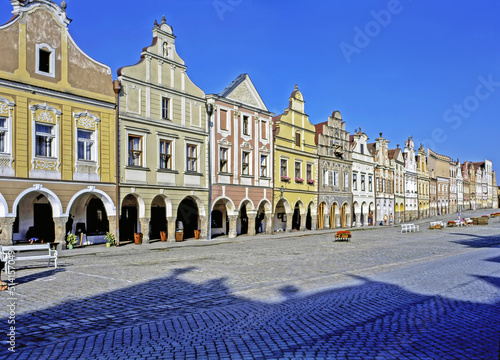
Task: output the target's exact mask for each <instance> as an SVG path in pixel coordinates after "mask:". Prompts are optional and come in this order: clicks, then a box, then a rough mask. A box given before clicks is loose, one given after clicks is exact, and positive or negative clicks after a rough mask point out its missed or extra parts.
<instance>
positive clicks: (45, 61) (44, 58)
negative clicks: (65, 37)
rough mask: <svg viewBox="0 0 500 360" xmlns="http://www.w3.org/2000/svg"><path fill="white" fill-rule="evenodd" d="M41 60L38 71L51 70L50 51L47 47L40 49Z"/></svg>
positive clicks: (47, 71)
mask: <svg viewBox="0 0 500 360" xmlns="http://www.w3.org/2000/svg"><path fill="white" fill-rule="evenodd" d="M38 57H39V62H38V71H41V72H46V73H49V72H50V51H47V50H45V49H40V50H39V55H38Z"/></svg>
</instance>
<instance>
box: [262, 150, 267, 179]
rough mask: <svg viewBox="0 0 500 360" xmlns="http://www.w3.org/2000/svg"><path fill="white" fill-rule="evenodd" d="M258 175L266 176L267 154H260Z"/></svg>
mask: <svg viewBox="0 0 500 360" xmlns="http://www.w3.org/2000/svg"><path fill="white" fill-rule="evenodd" d="M260 176H261V177H267V155H261V156H260Z"/></svg>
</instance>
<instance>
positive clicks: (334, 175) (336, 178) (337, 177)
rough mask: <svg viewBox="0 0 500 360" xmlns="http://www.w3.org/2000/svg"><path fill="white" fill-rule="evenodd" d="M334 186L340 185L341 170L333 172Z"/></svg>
mask: <svg viewBox="0 0 500 360" xmlns="http://www.w3.org/2000/svg"><path fill="white" fill-rule="evenodd" d="M333 186H339V172H338V171H334V172H333Z"/></svg>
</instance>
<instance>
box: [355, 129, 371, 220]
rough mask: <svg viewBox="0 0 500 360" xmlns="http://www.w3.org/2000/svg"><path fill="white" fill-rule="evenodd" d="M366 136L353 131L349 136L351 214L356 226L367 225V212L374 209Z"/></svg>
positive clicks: (369, 157) (369, 156)
mask: <svg viewBox="0 0 500 360" xmlns="http://www.w3.org/2000/svg"><path fill="white" fill-rule="evenodd" d="M367 141H368V136H367V135H366V134H365V133H363V132H361V129H359V131H355V132H354V135H352V136H351V144H350V145H351V151H352V186H351V189H352V195H353V202H352V203H353V215H354V222H355V224H356V226H357V227H360V226H367V225H368V214H369V213H370V211H374V210H375V186H374V184H375V174H374V170H373V169H374V163H373V156H372V155H371V154H370V152H369V150H368V147H367Z"/></svg>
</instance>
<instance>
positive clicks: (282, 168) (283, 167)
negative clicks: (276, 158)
mask: <svg viewBox="0 0 500 360" xmlns="http://www.w3.org/2000/svg"><path fill="white" fill-rule="evenodd" d="M287 174H288V171H287V168H286V160H285V159H281V165H280V176H287Z"/></svg>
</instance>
